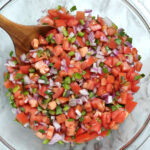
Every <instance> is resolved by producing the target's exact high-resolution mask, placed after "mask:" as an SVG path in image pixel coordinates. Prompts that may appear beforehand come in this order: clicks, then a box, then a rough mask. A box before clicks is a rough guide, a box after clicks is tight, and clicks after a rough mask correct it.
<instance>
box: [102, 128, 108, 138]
mask: <svg viewBox="0 0 150 150" xmlns="http://www.w3.org/2000/svg"><path fill="white" fill-rule="evenodd" d="M107 134H108V130H105V131H102V132H101V133H100V136H102V137H105V136H107Z"/></svg>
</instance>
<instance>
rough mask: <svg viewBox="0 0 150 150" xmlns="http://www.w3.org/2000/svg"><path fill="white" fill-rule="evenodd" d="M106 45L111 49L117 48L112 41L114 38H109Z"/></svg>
mask: <svg viewBox="0 0 150 150" xmlns="http://www.w3.org/2000/svg"><path fill="white" fill-rule="evenodd" d="M108 47H109V48H111V49H115V48H117V43H116V42H115V41H114V39H111V40H110V41H109V44H108Z"/></svg>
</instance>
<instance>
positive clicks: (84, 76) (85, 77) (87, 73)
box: [83, 70, 91, 79]
mask: <svg viewBox="0 0 150 150" xmlns="http://www.w3.org/2000/svg"><path fill="white" fill-rule="evenodd" d="M90 77H91V72H90V70H86V73H85V75H83V78H84V79H90Z"/></svg>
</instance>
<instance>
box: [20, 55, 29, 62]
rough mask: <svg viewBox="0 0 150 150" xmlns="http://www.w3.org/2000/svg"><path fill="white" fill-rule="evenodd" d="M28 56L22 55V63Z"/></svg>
mask: <svg viewBox="0 0 150 150" xmlns="http://www.w3.org/2000/svg"><path fill="white" fill-rule="evenodd" d="M26 58H27V57H26V55H25V54H22V55H21V56H20V60H21V61H22V62H24V61H25V60H26Z"/></svg>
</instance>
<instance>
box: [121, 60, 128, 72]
mask: <svg viewBox="0 0 150 150" xmlns="http://www.w3.org/2000/svg"><path fill="white" fill-rule="evenodd" d="M121 67H122V71H123V72H128V71H129V70H130V66H129V64H128V63H127V62H123V63H122V64H121Z"/></svg>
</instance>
